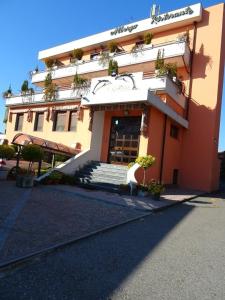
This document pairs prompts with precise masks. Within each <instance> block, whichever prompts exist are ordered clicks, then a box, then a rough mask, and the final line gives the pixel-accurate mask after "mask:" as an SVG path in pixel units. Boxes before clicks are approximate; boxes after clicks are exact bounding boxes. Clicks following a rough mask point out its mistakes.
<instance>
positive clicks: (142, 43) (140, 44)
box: [135, 40, 144, 46]
mask: <svg viewBox="0 0 225 300" xmlns="http://www.w3.org/2000/svg"><path fill="white" fill-rule="evenodd" d="M135 44H136V46H143V45H144V40H141V41H137V42H136V43H135Z"/></svg>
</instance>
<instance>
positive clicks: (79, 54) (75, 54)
mask: <svg viewBox="0 0 225 300" xmlns="http://www.w3.org/2000/svg"><path fill="white" fill-rule="evenodd" d="M83 55H84V51H83V50H82V49H80V48H78V49H74V50H73V53H72V58H73V59H77V60H81V59H82V57H83Z"/></svg>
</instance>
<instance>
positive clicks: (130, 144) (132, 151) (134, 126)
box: [108, 117, 141, 164]
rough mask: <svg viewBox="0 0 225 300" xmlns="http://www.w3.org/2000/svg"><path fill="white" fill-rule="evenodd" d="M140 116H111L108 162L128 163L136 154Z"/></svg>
mask: <svg viewBox="0 0 225 300" xmlns="http://www.w3.org/2000/svg"><path fill="white" fill-rule="evenodd" d="M140 127H141V117H118V118H117V117H113V118H112V122H111V133H110V142H109V158H108V161H109V163H120V164H128V163H129V162H131V161H134V160H135V159H136V157H137V156H138V150H139V138H140Z"/></svg>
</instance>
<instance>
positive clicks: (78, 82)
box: [72, 73, 88, 89]
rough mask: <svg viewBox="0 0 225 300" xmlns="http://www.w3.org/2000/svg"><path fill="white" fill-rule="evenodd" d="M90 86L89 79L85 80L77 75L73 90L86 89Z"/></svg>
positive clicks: (74, 79)
mask: <svg viewBox="0 0 225 300" xmlns="http://www.w3.org/2000/svg"><path fill="white" fill-rule="evenodd" d="M87 86H88V79H86V78H83V77H82V76H80V75H79V74H77V73H76V74H75V75H74V78H73V82H72V88H73V89H75V88H85V87H87Z"/></svg>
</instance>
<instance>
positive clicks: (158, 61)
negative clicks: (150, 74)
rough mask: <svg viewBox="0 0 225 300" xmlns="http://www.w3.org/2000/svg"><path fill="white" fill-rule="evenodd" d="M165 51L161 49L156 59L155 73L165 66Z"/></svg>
mask: <svg viewBox="0 0 225 300" xmlns="http://www.w3.org/2000/svg"><path fill="white" fill-rule="evenodd" d="M164 64H165V63H164V51H161V50H159V51H158V53H157V58H156V61H155V73H156V75H158V74H159V70H161V69H163V68H164Z"/></svg>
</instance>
